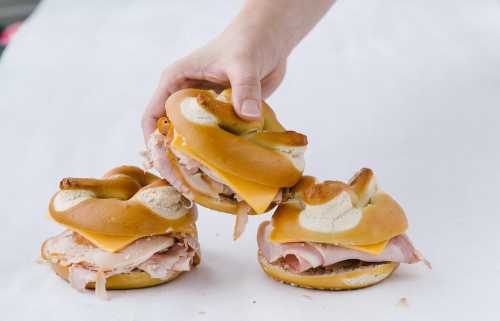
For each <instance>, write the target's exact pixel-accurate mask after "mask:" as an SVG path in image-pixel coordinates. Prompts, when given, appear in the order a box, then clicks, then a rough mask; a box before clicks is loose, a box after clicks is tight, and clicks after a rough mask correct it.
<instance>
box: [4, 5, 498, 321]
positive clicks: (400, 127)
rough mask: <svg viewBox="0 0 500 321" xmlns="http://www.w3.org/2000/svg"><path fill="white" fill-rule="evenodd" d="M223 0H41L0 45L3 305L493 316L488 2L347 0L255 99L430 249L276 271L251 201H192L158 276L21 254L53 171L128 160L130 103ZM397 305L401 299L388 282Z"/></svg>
mask: <svg viewBox="0 0 500 321" xmlns="http://www.w3.org/2000/svg"><path fill="white" fill-rule="evenodd" d="M240 4H241V3H240V2H237V1H222V0H221V1H209V2H208V1H201V0H200V1H189V2H188V1H139V0H136V1H123V0H116V1H98V0H93V1H89V0H87V1H62V0H61V1H57V0H49V1H45V2H44V3H43V4H42V6H41V7H40V8H39V9H38V10H37V12H36V13H35V14H34V16H32V18H31V19H30V20H29V21H28V22H27V23H26V24H25V25H24V26H23V28H22V29H21V31H20V33H19V34H18V36H17V37H16V39H15V40H14V42H13V44H12V46H11V47H10V48H8V50H7V51H6V52H5V54H4V56H3V57H2V58H1V61H0V107H1V127H0V139H1V142H0V144H1V145H0V146H1V147H2V157H1V168H2V178H3V183H2V184H1V185H2V187H1V202H0V212H1V213H2V225H1V226H2V230H1V232H0V253H1V259H0V285H1V286H0V307H1V316H0V319H2V320H4V321H7V320H9V321H10V320H42V319H43V320H91V319H92V320H218V321H222V320H231V321H233V320H243V321H244V320H252V321H256V320H274V321H278V320H287V321H292V320H306V319H310V320H367V319H370V320H373V321H375V320H473V319H477V320H499V319H500V312H499V308H498V304H499V303H498V302H499V301H498V298H499V294H498V290H499V289H500V276H499V275H500V254H499V253H500V251H499V245H500V237H499V236H498V229H499V225H500V218H499V217H500V213H499V211H498V199H499V196H498V194H499V191H500V190H499V184H500V170H499V168H500V167H499V166H500V143H499V141H498V140H499V138H500V111H499V108H500V2H499V1H486V0H485V1H482V0H474V1H471V0H467V1H459V0H453V1H452V0H450V1H446V0H441V1H430V0H429V1H424V0H422V1H410V0H394V1H389V0H379V1H364V0H344V1H340V2H339V3H337V4H336V5H335V6H334V8H333V9H332V10H331V11H330V13H329V14H328V15H327V16H326V17H325V18H324V19H323V21H322V22H321V23H320V24H319V25H318V26H317V28H316V29H315V30H314V31H313V32H312V33H311V34H310V35H309V36H308V37H307V38H306V39H305V40H304V41H303V43H302V44H301V45H300V47H299V48H298V49H297V50H296V51H295V52H294V53H293V55H292V56H291V58H290V60H289V69H288V74H287V77H286V79H285V81H284V83H283V84H282V86H281V87H280V88H279V90H278V91H277V92H276V93H275V95H274V96H273V97H272V98H271V99H270V100H269V102H270V104H271V105H272V106H273V107H274V109H275V110H276V111H277V113H278V115H279V116H280V119H281V120H282V122H283V123H284V124H285V125H286V126H287V127H288V128H292V129H295V130H298V131H302V132H304V133H306V134H307V135H308V137H309V141H310V145H309V149H308V152H307V169H306V172H307V173H308V174H313V175H316V176H318V177H320V178H323V179H347V178H349V177H350V176H351V175H352V173H354V172H355V171H356V170H358V169H359V168H360V167H361V166H369V167H371V168H373V169H374V170H375V172H376V173H377V174H378V177H379V181H380V183H381V185H382V187H383V188H384V189H385V190H386V191H389V192H390V193H392V194H393V196H394V197H395V198H396V199H397V200H399V201H400V203H401V204H402V205H403V207H404V208H405V209H406V211H407V215H408V218H409V221H410V230H409V235H410V237H411V238H412V239H413V241H414V243H415V245H416V246H417V247H418V248H419V249H420V250H421V251H422V252H423V253H425V254H426V255H427V257H428V258H429V259H430V260H431V261H432V263H433V265H434V269H433V270H432V271H428V270H427V269H426V268H425V267H424V266H423V265H413V266H402V267H401V268H400V269H399V270H398V271H397V272H396V273H395V274H394V275H393V277H392V278H390V279H389V280H387V281H386V282H384V283H382V284H380V285H378V286H375V287H372V288H368V289H365V290H360V291H350V292H339V293H336V292H321V291H312V290H303V289H297V288H292V287H288V286H284V285H281V284H279V283H276V282H273V281H271V280H270V279H268V278H267V277H266V276H265V275H264V274H263V273H262V272H261V271H260V269H259V267H258V265H257V262H256V260H255V256H256V242H255V233H256V228H257V225H258V224H259V222H260V221H262V220H264V219H268V218H269V214H268V215H264V216H262V217H257V218H252V219H251V221H250V224H249V226H248V229H247V231H246V233H245V234H244V236H243V238H242V239H241V240H239V241H237V242H233V241H232V240H231V232H232V225H233V217H232V216H229V215H224V214H219V213H215V212H212V211H209V210H206V209H201V210H200V219H199V229H200V241H201V244H202V248H203V262H202V264H201V266H200V267H199V268H198V269H197V270H196V271H194V272H192V273H188V274H186V275H184V276H183V277H181V278H180V279H178V280H176V281H175V282H173V283H171V284H169V285H166V286H161V287H156V288H151V289H144V290H135V291H121V292H113V293H112V295H111V297H112V299H111V301H108V302H103V301H100V300H98V299H97V298H96V297H95V296H93V295H91V294H90V293H85V294H81V293H78V292H76V291H74V290H73V289H72V288H70V287H69V286H68V285H67V284H66V283H65V282H63V281H61V280H60V279H59V278H58V277H56V276H55V275H54V274H53V273H52V272H51V271H50V270H49V268H48V267H47V266H45V265H39V264H36V263H35V260H36V259H37V257H38V251H39V246H40V243H41V242H42V241H43V240H44V238H46V237H48V236H51V235H53V234H54V233H57V232H58V231H60V230H61V228H60V227H59V226H56V225H55V224H54V223H53V222H50V221H49V220H48V219H47V218H46V217H45V211H46V206H47V202H48V199H49V197H50V196H51V195H52V194H53V193H54V192H55V191H56V189H57V183H58V181H59V179H61V178H63V177H65V176H90V177H93V176H100V175H102V174H103V173H104V172H105V171H107V170H108V169H110V168H112V167H114V166H116V165H121V164H139V163H140V160H139V156H138V151H139V150H141V149H142V148H143V145H142V144H143V142H142V135H141V130H140V124H139V123H140V116H141V113H142V109H143V106H144V105H145V104H146V102H147V101H148V99H149V97H150V95H151V93H152V91H153V89H154V87H155V85H156V82H157V80H158V77H159V74H160V72H161V70H162V68H163V67H165V66H167V65H168V64H169V63H171V62H173V61H174V60H175V59H176V58H178V57H180V56H182V55H184V54H186V53H188V52H189V51H190V50H192V49H193V48H195V47H198V46H201V45H202V44H203V43H205V42H206V41H207V40H208V39H210V38H211V37H212V36H213V35H214V34H215V33H217V32H219V31H220V30H222V29H223V27H224V26H225V25H226V24H227V23H228V21H229V20H230V18H231V17H232V16H234V15H235V14H236V12H237V11H238V8H239V7H240ZM403 297H405V298H407V300H408V303H409V306H408V307H401V306H398V304H397V303H398V301H399V300H400V298H403Z"/></svg>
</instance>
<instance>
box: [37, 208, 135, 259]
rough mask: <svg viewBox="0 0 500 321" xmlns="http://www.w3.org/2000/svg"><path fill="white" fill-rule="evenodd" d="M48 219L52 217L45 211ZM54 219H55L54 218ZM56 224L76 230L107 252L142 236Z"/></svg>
mask: <svg viewBox="0 0 500 321" xmlns="http://www.w3.org/2000/svg"><path fill="white" fill-rule="evenodd" d="M47 215H48V216H49V218H50V219H52V220H54V218H53V217H52V216H51V215H50V213H47ZM54 221H55V220H54ZM55 222H56V223H57V224H60V225H62V226H64V227H65V228H67V229H68V230H71V231H73V232H76V233H78V234H80V235H81V236H83V237H84V238H85V239H86V240H88V241H89V242H90V243H92V244H94V245H95V246H97V247H98V248H100V249H103V250H105V251H108V252H116V251H119V250H121V249H123V248H125V247H126V246H128V245H129V244H131V243H133V242H134V241H136V240H138V239H140V238H142V237H143V236H115V235H103V234H97V233H93V232H88V231H85V230H82V229H79V228H76V227H73V226H68V225H65V224H61V223H59V222H57V221H55Z"/></svg>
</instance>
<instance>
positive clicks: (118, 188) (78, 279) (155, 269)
mask: <svg viewBox="0 0 500 321" xmlns="http://www.w3.org/2000/svg"><path fill="white" fill-rule="evenodd" d="M59 188H60V191H58V192H57V193H56V194H55V195H54V196H53V197H52V198H51V200H50V202H49V216H50V217H51V218H52V219H54V220H55V221H56V222H58V223H59V224H61V225H63V226H64V227H65V228H66V230H64V231H63V232H62V233H60V234H58V235H55V236H52V237H50V238H48V239H46V240H45V241H44V242H43V244H42V246H41V256H42V258H43V260H45V261H46V262H47V263H50V265H51V267H52V269H53V270H54V271H55V272H56V274H57V275H59V276H61V277H62V278H63V279H65V280H66V281H68V282H69V283H70V284H71V286H72V287H73V288H75V289H77V290H80V291H83V290H84V289H85V288H93V289H95V293H96V294H97V295H98V296H99V297H101V298H104V299H105V298H107V294H106V289H135V288H142V287H148V286H153V285H158V284H163V283H167V282H169V281H171V280H173V279H175V278H177V277H178V276H179V275H181V274H182V273H184V272H187V271H190V270H192V269H193V268H194V267H195V266H196V265H198V264H199V263H200V258H201V253H200V246H199V243H198V237H197V230H196V225H195V221H196V215H197V214H196V206H195V205H194V204H193V203H192V202H190V201H189V200H187V199H186V198H184V197H183V196H182V194H181V193H180V192H179V191H177V190H176V189H175V188H174V187H172V186H171V185H170V184H168V183H167V182H166V181H165V180H163V179H161V178H159V177H158V176H155V175H153V174H150V173H146V172H144V171H143V170H142V169H140V168H138V167H133V166H120V167H117V168H114V169H113V170H111V171H109V172H107V173H106V174H104V176H103V178H101V179H93V178H65V179H63V180H61V182H60V183H59Z"/></svg>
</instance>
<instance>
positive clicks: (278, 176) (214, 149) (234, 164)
mask: <svg viewBox="0 0 500 321" xmlns="http://www.w3.org/2000/svg"><path fill="white" fill-rule="evenodd" d="M186 99H196V100H197V101H198V103H199V105H200V106H202V108H204V110H205V111H207V112H208V113H210V114H211V115H213V116H214V117H215V118H216V119H217V123H216V124H199V123H195V122H192V121H190V120H189V119H188V118H186V117H185V116H184V115H183V112H182V108H181V105H182V103H183V102H184V101H185V100H186ZM165 109H166V114H167V117H168V119H169V121H170V122H171V123H172V125H173V127H174V128H175V131H176V132H177V133H178V134H179V135H181V136H182V137H183V138H184V139H185V141H186V144H187V145H188V146H189V148H190V149H192V150H193V151H194V152H195V153H196V154H198V155H201V156H203V159H205V160H206V161H207V162H208V163H210V164H211V165H213V166H215V167H217V168H219V169H221V170H223V171H225V172H227V173H230V174H233V175H236V176H239V177H241V178H242V179H245V180H248V181H252V182H255V183H258V184H262V185H266V186H271V187H290V186H293V185H294V184H295V183H297V181H298V180H299V179H300V177H301V174H302V173H301V170H299V169H297V168H296V167H295V166H294V164H293V163H292V162H291V161H290V160H289V159H288V157H286V156H285V155H284V154H283V153H281V152H279V151H277V150H275V149H273V148H272V147H274V146H276V145H278V144H286V143H288V146H289V147H291V148H293V147H297V146H302V147H304V146H305V145H307V138H306V137H305V136H304V135H302V134H299V133H295V132H287V131H285V130H284V129H283V126H281V124H279V122H278V121H277V119H276V117H275V115H274V113H273V112H272V110H271V109H270V107H269V106H268V105H267V104H265V103H264V104H262V112H263V114H264V115H263V117H262V119H261V120H260V121H257V122H245V121H244V120H242V119H240V118H239V117H238V116H237V115H236V114H235V113H234V110H233V107H232V105H231V104H230V103H228V102H223V101H220V100H217V99H216V96H215V95H214V93H213V92H211V91H207V90H201V89H183V90H180V91H177V92H176V93H174V94H173V95H172V96H170V97H169V98H168V100H167V102H166V104H165ZM253 131H259V132H260V131H268V132H270V131H275V133H274V134H270V133H267V134H258V135H257V136H255V135H252V136H251V137H245V135H246V134H247V133H251V132H253ZM252 139H253V140H255V142H254V141H252ZM257 142H258V143H257ZM270 173H272V175H270Z"/></svg>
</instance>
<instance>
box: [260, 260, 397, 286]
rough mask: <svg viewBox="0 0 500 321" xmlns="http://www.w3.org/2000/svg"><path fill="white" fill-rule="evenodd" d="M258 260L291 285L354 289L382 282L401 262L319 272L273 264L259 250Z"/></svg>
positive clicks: (279, 279) (368, 264)
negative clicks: (298, 271)
mask: <svg viewBox="0 0 500 321" xmlns="http://www.w3.org/2000/svg"><path fill="white" fill-rule="evenodd" d="M258 260H259V263H260V266H261V267H262V269H263V270H264V272H265V273H266V274H267V275H268V276H270V277H271V278H273V279H274V280H276V281H279V282H283V283H286V284H289V285H293V286H297V287H301V288H308V289H318V290H330V291H340V290H354V289H360V288H365V287H368V286H371V285H375V284H377V283H380V282H382V281H383V280H385V279H386V278H388V277H389V276H390V275H391V274H392V272H394V271H395V270H396V269H397V268H398V266H399V263H397V262H382V263H364V264H362V265H360V266H356V267H342V266H339V267H338V268H336V269H334V270H333V271H328V272H322V273H318V274H308V273H293V272H291V271H288V270H286V269H284V268H283V267H282V266H281V265H279V264H272V263H269V262H268V261H267V259H266V258H265V257H264V256H263V255H262V253H261V252H260V251H259V252H258Z"/></svg>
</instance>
